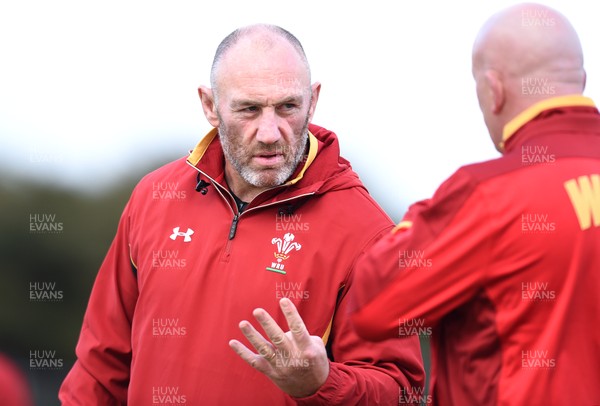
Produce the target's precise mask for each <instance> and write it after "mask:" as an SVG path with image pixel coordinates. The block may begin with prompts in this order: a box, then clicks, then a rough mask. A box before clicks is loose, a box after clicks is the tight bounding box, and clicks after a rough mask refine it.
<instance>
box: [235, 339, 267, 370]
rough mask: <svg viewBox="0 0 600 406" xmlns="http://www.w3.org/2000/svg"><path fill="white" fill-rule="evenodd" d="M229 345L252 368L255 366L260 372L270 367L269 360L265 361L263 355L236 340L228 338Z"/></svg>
mask: <svg viewBox="0 0 600 406" xmlns="http://www.w3.org/2000/svg"><path fill="white" fill-rule="evenodd" d="M229 347H231V349H232V350H233V351H235V353H236V354H237V355H239V356H240V358H241V359H243V360H244V361H246V362H247V363H248V364H249V365H250V366H251V367H252V368H256V369H257V370H258V371H260V372H262V373H267V372H268V371H269V370H270V369H271V365H270V363H269V361H267V360H266V359H265V358H264V357H262V356H260V355H258V354H255V353H254V352H252V351H251V350H250V349H249V348H248V347H246V346H245V345H244V344H242V343H241V342H239V341H238V340H230V341H229Z"/></svg>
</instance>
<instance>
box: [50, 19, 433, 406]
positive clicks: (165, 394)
mask: <svg viewBox="0 0 600 406" xmlns="http://www.w3.org/2000/svg"><path fill="white" fill-rule="evenodd" d="M319 91H320V84H318V83H315V84H312V85H311V83H310V69H309V65H308V62H307V59H306V56H305V54H304V51H303V49H302V46H301V45H300V43H299V42H298V40H297V39H296V38H295V37H294V36H293V35H291V34H290V33H289V32H287V31H285V30H283V29H281V28H279V27H276V26H270V25H255V26H249V27H244V28H242V29H239V30H236V31H234V32H233V33H232V34H230V35H229V36H228V37H226V38H225V39H224V40H223V42H222V43H221V44H220V45H219V47H218V49H217V52H216V55H215V59H214V62H213V65H212V70H211V88H207V87H200V89H199V95H200V99H201V102H202V107H203V109H204V113H205V115H206V117H207V119H208V121H209V122H210V124H211V125H213V126H214V127H215V128H214V129H213V130H212V131H210V132H209V133H208V135H207V136H206V137H205V138H204V139H202V140H201V141H200V142H199V144H198V145H197V146H196V148H195V149H194V150H193V151H192V152H191V153H190V155H189V157H187V160H186V159H181V160H178V161H175V162H173V163H171V164H168V165H166V166H164V167H162V168H160V169H158V170H157V171H154V172H153V173H151V174H149V175H147V176H146V177H145V178H144V179H143V180H142V181H141V182H140V183H139V184H138V186H137V187H136V188H135V190H134V192H133V194H132V197H131V199H130V201H129V203H128V204H127V206H126V208H125V210H124V213H123V215H122V218H121V221H120V224H119V228H118V231H117V235H116V237H115V240H114V241H113V244H112V246H111V248H110V250H109V252H108V254H107V257H106V259H105V261H104V263H103V265H102V267H101V269H100V271H99V274H98V277H97V279H96V282H95V284H94V287H93V290H92V293H91V297H90V302H89V304H88V308H87V311H86V314H85V317H84V322H83V328H82V331H81V336H80V338H79V343H78V345H77V349H76V353H77V357H78V359H77V361H76V363H75V365H74V366H73V368H72V370H71V371H70V372H69V374H68V376H67V377H66V379H65V381H64V383H63V385H62V387H61V390H60V394H59V397H60V399H61V400H62V402H63V403H64V404H67V405H71V404H85V405H93V404H104V405H106V404H124V403H126V402H127V403H129V404H132V405H138V404H150V403H171V404H173V403H187V404H193V405H199V404H201V405H232V404H248V405H268V404H275V405H284V404H322V405H334V404H337V405H351V404H362V405H373V404H398V394H399V392H400V390H412V389H413V388H421V387H422V385H423V381H424V370H423V366H422V359H421V353H420V347H419V342H418V339H417V337H406V338H400V339H399V338H395V339H392V340H388V341H385V342H382V343H377V344H372V343H369V342H365V341H362V340H361V339H359V338H358V337H357V336H356V334H355V333H354V332H353V330H352V328H351V324H350V320H349V313H348V301H347V298H348V293H349V292H350V291H352V290H354V289H358V288H359V287H357V286H355V285H352V283H351V278H350V277H351V275H352V273H353V269H354V264H355V263H356V261H357V258H358V257H359V256H360V255H361V254H362V252H363V251H364V250H366V249H367V248H368V247H369V246H370V245H372V244H373V243H374V242H375V241H376V240H377V239H378V238H380V237H381V236H382V235H384V234H387V233H388V232H389V231H390V229H391V228H392V227H393V224H392V222H391V220H390V219H389V217H388V216H387V215H386V214H385V213H384V212H383V210H382V209H381V208H380V207H379V206H378V205H377V204H376V203H375V201H374V200H373V199H372V198H371V197H370V196H369V195H368V193H367V191H366V190H365V188H364V186H363V185H362V184H361V182H360V180H359V178H358V176H357V175H356V174H355V173H354V172H353V171H352V169H351V167H350V164H349V163H348V161H346V160H345V159H344V158H341V157H340V156H339V146H338V141H337V137H336V135H335V134H334V133H332V132H331V131H328V130H326V129H324V128H321V127H318V126H316V125H313V124H309V122H310V120H311V119H312V116H313V113H314V111H315V107H316V104H317V99H318V96H319ZM186 161H187V162H186ZM251 316H252V319H256V321H257V322H258V324H260V325H261V328H260V329H261V330H262V331H263V332H262V333H261V332H260V331H259V330H257V329H256V328H255V327H254V326H253V324H252V323H250V322H249V321H247V320H250V319H251ZM257 327H258V326H257ZM240 329H241V332H242V333H243V335H245V336H246V338H247V340H248V341H247V342H246V344H243V343H242V341H241V335H242V334H240ZM288 330H289V331H288ZM236 338H239V339H240V341H238V339H236ZM247 364H249V365H250V366H249V365H247ZM251 366H252V367H254V368H252V367H251Z"/></svg>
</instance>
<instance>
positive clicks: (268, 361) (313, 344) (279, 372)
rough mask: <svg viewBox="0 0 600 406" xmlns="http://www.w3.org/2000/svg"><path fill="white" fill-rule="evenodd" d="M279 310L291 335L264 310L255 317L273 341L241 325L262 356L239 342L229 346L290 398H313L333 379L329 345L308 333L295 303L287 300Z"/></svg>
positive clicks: (243, 331) (233, 342) (245, 322)
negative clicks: (330, 369)
mask: <svg viewBox="0 0 600 406" xmlns="http://www.w3.org/2000/svg"><path fill="white" fill-rule="evenodd" d="M279 306H280V307H281V310H282V311H283V314H284V316H285V319H286V321H287V325H288V327H289V331H288V332H286V333H284V332H283V330H282V329H281V328H280V327H279V325H277V323H276V322H275V320H273V318H272V317H271V315H270V314H269V313H267V312H266V311H265V310H264V309H255V310H254V311H253V312H252V314H253V315H254V317H255V318H256V320H257V321H258V322H259V323H260V325H261V326H262V328H263V330H264V331H265V333H266V334H267V337H268V338H269V339H268V340H267V339H265V338H264V337H263V335H262V334H261V333H259V332H258V331H257V330H256V329H255V328H254V326H253V325H252V324H251V323H250V322H248V321H246V320H243V321H241V322H240V324H239V326H240V330H242V333H244V335H245V336H246V338H247V339H248V341H250V343H251V344H252V346H253V347H254V348H255V349H256V351H258V353H255V352H253V351H252V350H250V349H249V348H248V347H246V346H245V345H244V344H242V343H241V342H239V341H238V340H231V341H229V346H230V347H231V348H232V349H233V350H234V351H235V352H236V353H237V354H238V355H239V356H240V357H241V358H242V359H243V360H244V361H246V362H247V363H248V364H250V366H252V367H254V368H256V369H257V370H259V371H260V372H262V373H263V374H265V375H266V376H267V377H268V378H269V379H271V380H272V381H273V382H274V383H275V385H277V386H278V387H279V388H280V389H281V390H283V391H284V392H286V393H287V394H289V395H291V396H294V397H306V396H310V395H312V394H314V393H315V392H316V391H317V390H318V389H319V388H320V387H321V385H323V383H325V381H326V380H327V376H328V375H329V360H328V359H327V351H326V350H325V345H324V344H323V341H322V339H321V338H320V337H318V336H311V335H310V334H309V333H308V330H307V329H306V326H305V325H304V321H303V320H302V318H301V317H300V314H299V313H298V310H297V309H296V307H295V306H294V304H293V303H292V302H291V300H289V299H288V298H283V299H281V300H280V301H279ZM269 340H270V341H269Z"/></svg>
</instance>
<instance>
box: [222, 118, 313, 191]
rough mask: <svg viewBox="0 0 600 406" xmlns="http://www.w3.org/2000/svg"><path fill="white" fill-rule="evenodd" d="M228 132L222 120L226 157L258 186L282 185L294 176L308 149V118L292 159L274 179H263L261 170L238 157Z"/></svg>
mask: <svg viewBox="0 0 600 406" xmlns="http://www.w3.org/2000/svg"><path fill="white" fill-rule="evenodd" d="M226 134H227V129H226V128H225V126H224V124H223V122H222V121H221V124H220V125H219V139H220V140H221V146H222V147H223V153H224V155H225V159H227V160H228V161H229V162H230V163H231V165H232V166H233V168H234V169H235V170H236V171H237V172H238V173H239V174H240V176H241V177H242V179H244V180H245V181H246V182H247V183H249V184H251V185H253V186H256V187H275V186H279V185H282V184H283V183H284V182H285V181H286V180H288V179H289V177H290V176H292V174H293V173H294V171H295V170H296V168H297V167H298V164H299V163H300V161H301V160H302V158H303V157H304V151H305V150H306V144H307V142H308V120H307V123H306V124H305V126H304V128H303V129H302V137H301V139H300V142H299V148H297V149H296V151H295V153H294V156H293V159H292V161H290V162H286V163H285V165H284V166H283V168H281V170H280V171H279V172H278V173H277V174H276V176H275V179H274V180H270V179H263V177H264V175H263V174H261V173H260V171H255V170H252V169H250V168H249V167H248V166H244V164H243V163H242V162H241V161H240V160H239V159H238V158H237V156H236V154H235V152H236V149H238V148H236V147H235V146H233V145H232V144H231V142H230V140H229V137H227V136H226Z"/></svg>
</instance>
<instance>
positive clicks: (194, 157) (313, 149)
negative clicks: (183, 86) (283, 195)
mask: <svg viewBox="0 0 600 406" xmlns="http://www.w3.org/2000/svg"><path fill="white" fill-rule="evenodd" d="M218 133H219V132H218V131H217V129H216V128H213V129H212V130H210V131H209V132H208V134H206V135H205V136H204V138H202V139H201V140H200V142H199V143H198V145H196V147H195V148H194V149H193V151H192V152H190V155H189V156H188V159H187V161H188V162H189V163H190V164H192V165H193V166H196V165H198V162H200V160H201V159H202V157H203V156H204V153H205V152H206V150H208V146H209V145H210V143H211V142H212V141H213V140H214V139H215V137H216V136H217V134H218ZM318 150H319V141H318V140H317V138H316V137H315V136H314V135H313V134H312V133H311V132H310V131H309V132H308V155H307V157H306V162H304V166H303V167H302V169H301V170H300V172H299V173H298V176H296V177H295V178H294V179H290V180H288V181H287V182H286V183H285V185H287V186H289V185H293V184H294V183H297V182H298V181H300V179H302V178H303V177H304V172H306V170H307V169H308V167H309V166H310V164H312V162H313V161H314V160H315V158H316V157H317V151H318Z"/></svg>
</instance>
